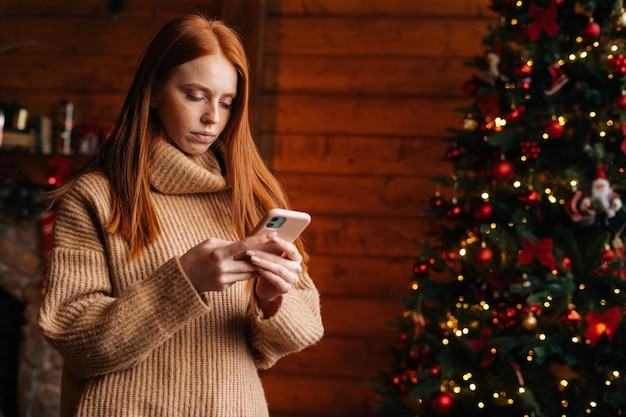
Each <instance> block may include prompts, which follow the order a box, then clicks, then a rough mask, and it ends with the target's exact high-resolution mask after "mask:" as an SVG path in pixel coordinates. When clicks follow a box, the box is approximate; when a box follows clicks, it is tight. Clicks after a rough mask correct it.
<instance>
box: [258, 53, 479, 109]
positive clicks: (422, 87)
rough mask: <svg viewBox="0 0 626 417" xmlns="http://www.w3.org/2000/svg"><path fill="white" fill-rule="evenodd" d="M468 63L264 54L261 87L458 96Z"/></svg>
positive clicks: (334, 92)
mask: <svg viewBox="0 0 626 417" xmlns="http://www.w3.org/2000/svg"><path fill="white" fill-rule="evenodd" d="M468 52H469V51H468ZM481 53H482V50H480V51H478V50H477V51H476V55H479V54H481ZM466 63H467V60H465V59H459V58H452V57H448V56H445V57H373V58H370V57H360V56H359V57H344V56H332V57H330V56H321V57H320V56H300V55H298V56H293V55H292V56H285V55H281V56H268V57H267V58H266V59H265V63H264V65H265V68H266V70H265V71H263V86H262V87H263V90H264V91H266V92H268V93H274V92H277V91H280V92H281V93H317V94H323V95H346V94H350V95H356V94H358V95H369V96H400V97H402V96H405V97H406V96H427V97H438V98H445V97H451V98H461V97H464V94H463V83H464V82H465V81H467V80H468V79H470V77H471V76H472V75H473V74H475V73H476V71H475V70H474V69H472V68H468V67H467V65H466ZM274 68H278V69H279V71H273V70H272V69H274Z"/></svg>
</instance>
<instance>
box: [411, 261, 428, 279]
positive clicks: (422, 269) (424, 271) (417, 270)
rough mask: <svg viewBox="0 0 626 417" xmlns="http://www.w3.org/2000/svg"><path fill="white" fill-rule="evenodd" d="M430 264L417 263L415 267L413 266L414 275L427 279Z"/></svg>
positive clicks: (425, 262) (424, 262)
mask: <svg viewBox="0 0 626 417" xmlns="http://www.w3.org/2000/svg"><path fill="white" fill-rule="evenodd" d="M428 268H429V265H428V262H427V261H417V262H415V265H413V274H414V275H415V276H416V277H426V276H428Z"/></svg>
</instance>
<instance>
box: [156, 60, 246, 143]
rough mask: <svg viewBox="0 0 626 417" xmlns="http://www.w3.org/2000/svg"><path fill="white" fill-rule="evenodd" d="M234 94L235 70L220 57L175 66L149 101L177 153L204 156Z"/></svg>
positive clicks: (229, 110)
mask: <svg viewBox="0 0 626 417" xmlns="http://www.w3.org/2000/svg"><path fill="white" fill-rule="evenodd" d="M236 95H237V71H236V70H235V68H234V67H233V65H232V64H231V63H230V62H229V61H227V60H226V59H225V58H224V57H223V56H222V55H221V54H216V55H207V56H203V57H200V58H196V59H194V60H192V61H189V62H186V63H184V64H182V65H180V66H178V67H176V68H175V69H174V70H173V71H172V73H171V74H170V76H169V77H168V78H167V79H165V80H164V81H162V82H159V83H157V85H156V87H155V90H154V92H153V94H152V96H151V99H150V107H152V108H154V109H156V110H157V111H158V114H159V119H160V120H161V124H162V125H163V128H164V129H165V132H166V134H167V136H168V138H169V140H170V141H172V142H173V143H174V144H175V145H176V146H177V147H178V148H179V149H180V150H181V151H183V152H185V153H187V154H190V155H198V154H201V153H204V152H206V151H207V149H209V147H210V146H211V145H212V144H213V143H214V142H215V141H216V140H217V138H218V137H219V136H220V134H221V133H222V131H223V130H224V127H225V126H226V123H227V122H228V119H229V118H230V114H231V109H232V104H233V101H234V100H235V98H236Z"/></svg>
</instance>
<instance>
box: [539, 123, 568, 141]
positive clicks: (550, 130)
mask: <svg viewBox="0 0 626 417" xmlns="http://www.w3.org/2000/svg"><path fill="white" fill-rule="evenodd" d="M544 130H545V132H546V134H547V135H548V137H549V138H550V139H557V138H560V137H561V136H563V132H565V128H564V127H563V126H561V124H560V123H559V121H558V120H556V119H550V120H548V121H547V122H546V124H545V126H544Z"/></svg>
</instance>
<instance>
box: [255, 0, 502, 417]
mask: <svg viewBox="0 0 626 417" xmlns="http://www.w3.org/2000/svg"><path fill="white" fill-rule="evenodd" d="M489 3H490V2H489V1H488V0H450V1H440V0H341V1H338V0H267V20H266V25H265V44H264V51H265V53H264V70H263V94H262V98H261V99H262V104H263V107H262V109H263V110H262V111H263V114H262V117H261V123H262V125H261V132H262V134H263V137H264V142H267V143H273V148H272V149H273V166H274V168H275V169H276V171H277V173H278V174H279V175H280V176H281V178H282V179H283V181H284V182H285V184H286V185H287V187H288V190H289V193H290V197H291V201H292V204H293V205H294V206H295V207H296V208H298V209H304V210H308V211H310V212H311V213H312V215H313V222H312V225H311V227H310V230H309V231H308V233H307V235H306V237H307V239H308V242H309V246H310V248H311V252H312V257H313V258H312V264H311V274H312V276H313V278H314V279H315V281H316V282H317V284H318V286H319V288H320V290H321V293H322V312H323V317H324V321H325V326H326V335H325V338H324V339H323V341H322V342H321V343H319V345H317V346H315V347H313V348H311V349H308V350H307V351H305V352H303V353H300V354H297V355H293V356H292V357H288V358H285V359H283V360H281V361H280V362H279V363H278V364H277V365H276V366H275V368H273V369H272V370H270V371H269V372H268V373H267V374H266V375H265V376H264V378H265V382H266V387H267V391H268V396H269V401H270V405H271V407H272V411H273V412H272V416H273V417H304V416H310V417H355V416H361V415H364V414H363V402H364V400H365V399H366V398H368V397H371V392H370V390H369V386H368V382H367V380H368V379H369V378H372V377H376V375H377V371H378V370H380V369H387V368H388V366H389V365H390V359H391V357H390V355H389V353H388V348H389V346H390V345H391V344H393V343H395V341H396V340H397V337H398V335H397V334H396V333H395V331H394V330H393V329H392V328H390V327H389V326H387V325H386V324H385V322H386V321H388V320H391V319H393V318H394V317H395V315H396V314H398V313H400V312H401V310H400V305H399V303H398V300H399V298H400V297H402V296H405V295H406V294H407V289H408V284H409V280H410V278H411V267H412V264H413V262H414V260H415V256H416V253H417V251H416V248H415V247H414V245H413V243H412V241H413V239H414V238H419V237H420V236H421V235H422V234H423V233H424V230H425V222H424V220H423V218H422V216H421V215H420V211H421V209H422V208H423V207H424V206H425V205H426V204H427V201H428V199H429V198H430V197H431V196H432V195H433V192H434V189H433V185H432V183H431V182H429V181H428V180H427V178H428V177H429V176H430V175H433V174H435V173H441V172H446V169H447V166H446V165H445V164H446V163H445V161H442V159H441V158H442V156H443V153H444V150H445V146H444V145H442V143H441V141H439V139H440V138H441V137H443V136H444V135H446V128H447V127H459V126H460V122H461V118H460V116H459V114H457V113H454V111H453V109H454V108H455V107H456V106H458V105H461V104H467V103H468V99H467V98H466V97H464V95H463V93H462V84H463V82H464V81H465V80H466V79H467V78H468V77H469V75H470V74H471V71H470V70H469V69H468V68H467V67H465V66H464V63H465V61H466V60H468V59H470V58H471V57H473V56H474V55H475V54H479V53H482V51H483V48H482V45H481V42H482V37H483V36H484V35H485V34H486V30H487V27H488V25H489V24H494V23H495V21H494V16H493V15H492V14H490V11H489V10H488V5H489Z"/></svg>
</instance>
